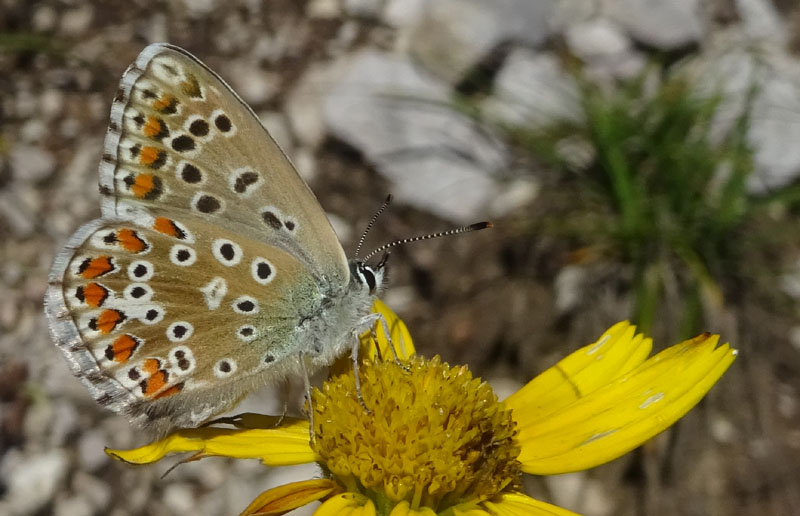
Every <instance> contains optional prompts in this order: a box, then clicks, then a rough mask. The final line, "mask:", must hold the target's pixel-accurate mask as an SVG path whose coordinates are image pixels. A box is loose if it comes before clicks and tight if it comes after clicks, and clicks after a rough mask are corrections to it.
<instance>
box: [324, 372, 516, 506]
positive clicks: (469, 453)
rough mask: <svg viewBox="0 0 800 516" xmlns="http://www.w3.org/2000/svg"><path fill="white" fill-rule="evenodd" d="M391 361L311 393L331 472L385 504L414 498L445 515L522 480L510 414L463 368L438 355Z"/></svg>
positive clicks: (348, 486) (415, 502)
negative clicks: (358, 389)
mask: <svg viewBox="0 0 800 516" xmlns="http://www.w3.org/2000/svg"><path fill="white" fill-rule="evenodd" d="M407 367H408V370H404V369H403V368H402V367H399V366H398V365H397V364H395V363H394V362H392V361H383V362H378V363H375V364H372V363H370V362H366V361H365V362H364V363H363V364H362V366H361V367H360V368H359V377H360V379H361V393H362V395H363V398H364V402H365V404H366V406H367V408H368V409H369V411H365V410H364V407H363V406H362V405H361V403H360V402H359V401H358V398H357V395H356V387H355V379H354V376H353V372H352V371H350V372H349V373H345V374H342V375H339V376H336V377H334V378H332V379H330V380H329V381H327V382H326V383H325V384H324V385H323V387H322V390H321V391H320V390H315V391H314V394H313V396H312V401H313V407H314V436H315V439H314V443H313V447H314V450H315V452H316V453H317V454H318V455H319V456H320V457H321V458H322V466H323V468H324V469H326V470H327V471H329V472H330V474H331V476H332V477H333V478H334V479H336V480H337V481H339V482H340V483H342V485H343V486H344V487H345V488H346V489H348V490H351V491H353V490H354V491H358V492H361V493H363V494H365V495H366V496H368V497H370V498H371V499H372V500H373V501H374V502H375V503H376V507H377V508H378V510H379V513H381V512H383V511H381V507H390V506H393V505H394V504H395V503H396V502H400V501H403V500H405V501H407V502H409V503H410V504H411V508H412V509H417V508H420V507H429V508H431V509H433V510H434V511H437V512H439V511H443V510H445V509H447V508H448V507H450V506H452V505H456V504H458V503H462V502H467V501H472V502H479V501H481V500H485V499H487V498H489V497H491V496H493V495H495V494H497V493H499V492H501V491H503V490H506V489H509V490H510V489H518V488H519V486H520V477H521V473H520V463H519V462H518V461H517V456H518V455H519V453H520V447H519V445H518V444H517V442H516V434H517V430H516V426H515V423H514V421H513V420H512V418H511V411H510V410H507V409H505V407H504V406H503V405H502V404H500V403H499V402H498V401H497V396H495V394H494V392H493V391H492V389H491V387H490V386H489V385H488V384H487V383H486V382H483V381H482V380H481V379H480V378H473V377H472V373H470V371H469V370H468V369H467V368H466V367H465V366H464V367H457V368H452V367H450V366H449V365H448V364H446V363H443V362H442V361H441V360H440V359H439V357H434V358H433V359H432V360H427V359H425V358H423V357H420V356H415V357H413V358H411V360H410V362H408V363H407Z"/></svg>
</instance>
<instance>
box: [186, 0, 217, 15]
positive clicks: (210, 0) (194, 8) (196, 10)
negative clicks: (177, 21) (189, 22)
mask: <svg viewBox="0 0 800 516" xmlns="http://www.w3.org/2000/svg"><path fill="white" fill-rule="evenodd" d="M181 4H182V7H183V9H185V11H184V12H185V13H186V14H187V15H189V17H190V18H202V17H203V16H207V15H208V14H210V13H211V11H213V10H214V9H216V8H217V4H218V1H217V0H183V1H182V2H181Z"/></svg>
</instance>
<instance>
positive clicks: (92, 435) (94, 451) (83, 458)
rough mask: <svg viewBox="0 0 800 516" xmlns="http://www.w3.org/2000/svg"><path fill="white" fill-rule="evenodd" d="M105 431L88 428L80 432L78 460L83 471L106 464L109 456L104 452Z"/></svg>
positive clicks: (95, 469)
mask: <svg viewBox="0 0 800 516" xmlns="http://www.w3.org/2000/svg"><path fill="white" fill-rule="evenodd" d="M107 440H108V439H107V436H106V434H105V432H103V431H101V430H98V429H90V430H87V431H85V432H83V434H81V436H80V439H79V440H78V447H77V451H78V460H79V461H80V464H81V466H82V468H83V470H85V471H97V470H98V469H100V468H101V467H102V466H103V465H105V464H108V461H109V458H108V455H106V453H105V447H106V446H107V445H108V443H107Z"/></svg>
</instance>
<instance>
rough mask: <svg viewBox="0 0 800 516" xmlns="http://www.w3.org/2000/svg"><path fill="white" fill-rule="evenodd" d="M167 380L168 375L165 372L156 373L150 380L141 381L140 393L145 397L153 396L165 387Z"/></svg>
mask: <svg viewBox="0 0 800 516" xmlns="http://www.w3.org/2000/svg"><path fill="white" fill-rule="evenodd" d="M145 363H146V362H145ZM168 379H169V374H167V372H166V371H164V370H163V369H161V370H158V371H156V372H155V374H153V375H152V376H150V378H148V379H146V380H144V381H143V385H142V393H143V394H144V395H145V396H147V397H150V396H153V395H154V394H156V393H157V392H158V391H160V390H161V389H163V388H164V386H166V385H167V380H168Z"/></svg>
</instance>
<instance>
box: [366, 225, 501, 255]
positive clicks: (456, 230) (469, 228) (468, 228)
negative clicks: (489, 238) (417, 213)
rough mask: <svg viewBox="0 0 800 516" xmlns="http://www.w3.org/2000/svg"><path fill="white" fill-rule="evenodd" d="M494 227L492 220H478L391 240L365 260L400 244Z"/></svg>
mask: <svg viewBox="0 0 800 516" xmlns="http://www.w3.org/2000/svg"><path fill="white" fill-rule="evenodd" d="M490 227H492V223H491V222H478V223H476V224H470V225H469V226H463V227H460V228H454V229H448V230H447V231H440V232H438V233H431V234H429V235H420V236H415V237H412V238H403V239H401V240H395V241H394V242H389V243H388V244H383V245H382V246H380V247H378V248H377V249H375V250H373V251H372V252H370V253H369V254H368V255H367V256H365V257H364V260H363V261H364V262H367V261H368V260H369V259H370V258H372V257H373V256H375V255H376V254H378V253H380V252H381V251H385V250H387V249H390V248H392V247H397V246H399V245H403V244H408V243H411V242H419V241H420V240H430V239H432V238H439V237H444V236H450V235H458V234H461V233H470V232H472V231H480V230H481V229H486V228H490Z"/></svg>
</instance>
